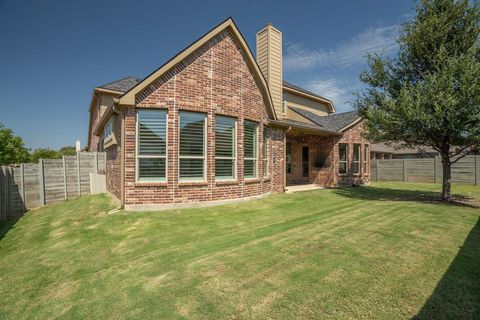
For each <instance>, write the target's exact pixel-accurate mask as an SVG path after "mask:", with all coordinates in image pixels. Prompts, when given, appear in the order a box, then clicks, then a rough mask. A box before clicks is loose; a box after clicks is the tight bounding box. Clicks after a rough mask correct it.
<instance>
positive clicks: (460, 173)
mask: <svg viewBox="0 0 480 320" xmlns="http://www.w3.org/2000/svg"><path fill="white" fill-rule="evenodd" d="M370 172H371V179H372V181H403V182H431V183H442V178H443V169H442V160H441V158H440V157H439V156H437V157H435V158H424V159H392V160H372V161H371V171H370ZM452 182H453V183H462V184H472V185H477V186H478V185H480V155H469V156H465V157H463V158H462V159H460V160H458V161H457V162H455V163H454V164H453V165H452Z"/></svg>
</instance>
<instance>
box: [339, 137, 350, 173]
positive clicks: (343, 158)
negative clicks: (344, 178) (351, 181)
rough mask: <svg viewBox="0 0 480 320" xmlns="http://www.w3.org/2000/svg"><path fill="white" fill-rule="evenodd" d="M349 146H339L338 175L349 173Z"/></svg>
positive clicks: (342, 144) (344, 144) (343, 144)
mask: <svg viewBox="0 0 480 320" xmlns="http://www.w3.org/2000/svg"><path fill="white" fill-rule="evenodd" d="M347 159H348V144H346V143H340V144H339V145H338V173H340V174H346V173H347Z"/></svg>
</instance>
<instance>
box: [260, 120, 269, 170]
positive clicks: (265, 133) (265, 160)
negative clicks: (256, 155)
mask: <svg viewBox="0 0 480 320" xmlns="http://www.w3.org/2000/svg"><path fill="white" fill-rule="evenodd" d="M269 139H270V128H267V127H263V145H262V161H263V176H264V177H268V140H269Z"/></svg>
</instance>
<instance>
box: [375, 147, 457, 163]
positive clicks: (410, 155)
mask: <svg viewBox="0 0 480 320" xmlns="http://www.w3.org/2000/svg"><path fill="white" fill-rule="evenodd" d="M370 149H371V150H370V159H372V160H376V159H378V160H382V159H414V158H435V157H436V156H438V155H440V154H439V152H438V151H437V150H435V149H433V148H432V147H429V146H418V147H412V148H395V147H394V146H393V145H386V144H385V143H373V144H372V145H371V148H370ZM454 151H455V148H454V147H452V150H451V152H454Z"/></svg>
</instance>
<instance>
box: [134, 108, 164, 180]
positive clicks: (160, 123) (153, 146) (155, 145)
mask: <svg viewBox="0 0 480 320" xmlns="http://www.w3.org/2000/svg"><path fill="white" fill-rule="evenodd" d="M166 136H167V111H166V110H138V111H137V161H136V166H137V168H136V169H137V170H136V174H137V175H136V177H137V181H141V182H163V181H166V163H167V139H166Z"/></svg>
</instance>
